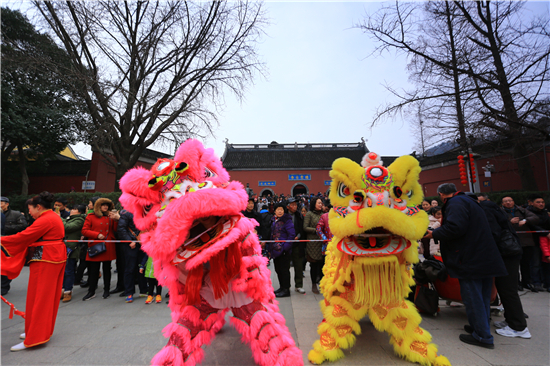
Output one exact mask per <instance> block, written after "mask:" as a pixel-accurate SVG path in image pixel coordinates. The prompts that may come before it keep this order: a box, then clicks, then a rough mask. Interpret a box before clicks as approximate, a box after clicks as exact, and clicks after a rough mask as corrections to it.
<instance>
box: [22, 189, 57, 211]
mask: <svg viewBox="0 0 550 366" xmlns="http://www.w3.org/2000/svg"><path fill="white" fill-rule="evenodd" d="M54 202H55V196H54V195H53V194H51V193H50V192H48V191H44V192H42V193H40V194H39V195H38V196H34V197H33V198H29V199H28V200H27V202H26V204H27V206H32V207H36V206H37V205H40V206H42V207H44V208H45V209H50V208H52V203H54Z"/></svg>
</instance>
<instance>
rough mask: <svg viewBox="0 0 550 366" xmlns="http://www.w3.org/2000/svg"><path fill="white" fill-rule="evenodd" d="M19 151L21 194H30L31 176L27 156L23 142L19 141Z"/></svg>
mask: <svg viewBox="0 0 550 366" xmlns="http://www.w3.org/2000/svg"><path fill="white" fill-rule="evenodd" d="M17 153H18V155H19V172H20V173H21V195H22V196H28V195H29V176H28V175H27V157H26V156H25V152H24V151H23V143H22V142H21V141H19V142H18V143H17Z"/></svg>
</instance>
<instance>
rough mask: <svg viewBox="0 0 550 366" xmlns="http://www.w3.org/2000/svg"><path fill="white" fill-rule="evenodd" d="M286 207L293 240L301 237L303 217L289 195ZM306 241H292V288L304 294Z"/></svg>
mask: <svg viewBox="0 0 550 366" xmlns="http://www.w3.org/2000/svg"><path fill="white" fill-rule="evenodd" d="M286 208H287V210H288V213H289V214H290V216H291V217H292V222H293V223H294V232H295V235H296V236H295V237H294V240H301V239H303V236H304V235H303V234H302V231H303V230H304V218H303V217H302V214H301V213H300V212H298V202H296V199H295V198H294V197H290V198H289V199H288V200H287V201H286ZM305 247H306V243H292V265H293V267H294V290H295V291H296V292H299V293H301V294H305V293H306V290H304V260H305V258H306V251H305Z"/></svg>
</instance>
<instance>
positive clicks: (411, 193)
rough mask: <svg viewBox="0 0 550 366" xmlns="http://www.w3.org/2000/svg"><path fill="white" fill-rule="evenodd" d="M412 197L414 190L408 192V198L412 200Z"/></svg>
mask: <svg viewBox="0 0 550 366" xmlns="http://www.w3.org/2000/svg"><path fill="white" fill-rule="evenodd" d="M412 195H413V191H412V189H411V190H410V191H408V192H407V196H409V198H411V197H412Z"/></svg>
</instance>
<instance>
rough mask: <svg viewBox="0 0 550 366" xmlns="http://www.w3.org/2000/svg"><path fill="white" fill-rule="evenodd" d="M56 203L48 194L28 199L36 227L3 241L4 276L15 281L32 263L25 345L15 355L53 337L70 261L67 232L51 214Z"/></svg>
mask: <svg viewBox="0 0 550 366" xmlns="http://www.w3.org/2000/svg"><path fill="white" fill-rule="evenodd" d="M54 202H55V198H54V196H53V195H52V194H51V193H49V192H42V193H40V195H38V196H34V197H33V198H31V199H29V200H28V201H27V206H28V208H29V214H30V215H31V216H32V217H33V218H34V220H35V221H34V223H33V224H32V225H31V226H29V227H28V228H27V229H26V230H24V231H22V232H20V233H18V234H15V235H11V236H5V237H3V238H2V274H3V275H5V276H8V278H9V279H14V278H15V277H17V276H19V273H20V272H21V270H22V269H23V265H24V264H25V259H28V260H29V261H30V262H29V268H30V275H29V286H28V289H27V304H26V306H25V333H23V334H21V338H22V339H24V341H23V342H21V343H19V344H17V345H15V346H13V347H12V348H11V350H12V351H21V350H24V349H26V348H29V347H34V346H38V345H40V344H43V343H46V342H48V341H49V340H50V337H51V336H52V334H53V330H54V326H55V319H56V318H57V310H58V308H59V296H60V294H61V288H62V286H63V274H64V272H65V262H66V260H67V248H66V246H65V243H64V242H63V238H64V237H65V229H64V228H63V222H62V221H61V218H60V217H59V215H57V214H56V213H55V212H53V211H52V210H51V207H52V204H53V203H54ZM27 248H28V250H27Z"/></svg>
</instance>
